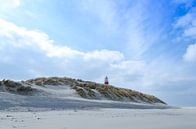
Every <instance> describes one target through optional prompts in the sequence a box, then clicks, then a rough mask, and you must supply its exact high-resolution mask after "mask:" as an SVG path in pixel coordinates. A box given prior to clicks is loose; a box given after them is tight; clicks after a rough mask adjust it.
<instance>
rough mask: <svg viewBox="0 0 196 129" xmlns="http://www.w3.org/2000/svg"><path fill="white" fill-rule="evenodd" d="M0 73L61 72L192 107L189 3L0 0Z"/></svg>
mask: <svg viewBox="0 0 196 129" xmlns="http://www.w3.org/2000/svg"><path fill="white" fill-rule="evenodd" d="M0 3H1V4H0V71H1V72H0V79H13V80H26V79H31V78H36V77H42V76H45V77H49V76H60V77H63V76H67V77H72V78H80V79H83V80H90V81H96V82H100V83H102V82H103V80H104V77H105V76H106V75H107V76H108V77H109V81H110V84H112V85H115V86H118V87H124V88H130V89H134V90H138V91H141V92H144V93H148V94H153V95H155V96H157V97H159V98H160V99H162V100H164V101H165V102H167V103H168V104H170V105H176V106H196V99H195V98H196V1H194V0H71V1H65V0H51V1H49V0H0Z"/></svg>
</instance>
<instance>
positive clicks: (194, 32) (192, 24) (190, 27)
mask: <svg viewBox="0 0 196 129" xmlns="http://www.w3.org/2000/svg"><path fill="white" fill-rule="evenodd" d="M175 28H182V29H183V36H185V37H188V38H193V39H195V38H196V8H192V9H191V11H189V12H188V13H187V14H186V15H184V16H182V17H180V18H179V19H178V20H177V22H176V24H175Z"/></svg>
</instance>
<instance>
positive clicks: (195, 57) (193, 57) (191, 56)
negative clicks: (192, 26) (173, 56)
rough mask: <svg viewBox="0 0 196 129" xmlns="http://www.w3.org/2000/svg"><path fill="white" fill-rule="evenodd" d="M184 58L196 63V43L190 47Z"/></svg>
mask: <svg viewBox="0 0 196 129" xmlns="http://www.w3.org/2000/svg"><path fill="white" fill-rule="evenodd" d="M183 58H184V60H185V61H188V62H196V43H195V44H191V45H189V46H188V48H187V50H186V53H185V54H184V56H183Z"/></svg>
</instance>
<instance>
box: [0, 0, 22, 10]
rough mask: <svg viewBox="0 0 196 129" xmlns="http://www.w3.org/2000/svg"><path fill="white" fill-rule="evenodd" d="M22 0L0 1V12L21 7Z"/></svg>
mask: <svg viewBox="0 0 196 129" xmlns="http://www.w3.org/2000/svg"><path fill="white" fill-rule="evenodd" d="M21 1H22V0H0V3H1V4H0V10H7V9H12V8H17V7H19V6H20V5H21Z"/></svg>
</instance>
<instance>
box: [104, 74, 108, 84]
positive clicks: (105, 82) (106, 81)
mask: <svg viewBox="0 0 196 129" xmlns="http://www.w3.org/2000/svg"><path fill="white" fill-rule="evenodd" d="M104 84H105V85H109V81H108V77H107V76H106V77H105V80H104Z"/></svg>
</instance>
